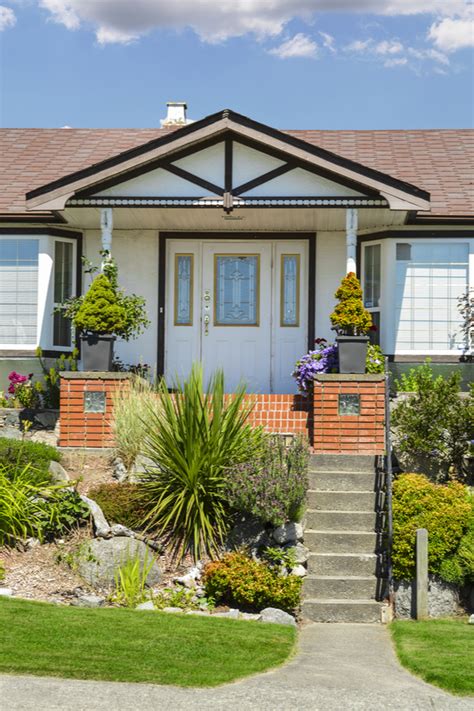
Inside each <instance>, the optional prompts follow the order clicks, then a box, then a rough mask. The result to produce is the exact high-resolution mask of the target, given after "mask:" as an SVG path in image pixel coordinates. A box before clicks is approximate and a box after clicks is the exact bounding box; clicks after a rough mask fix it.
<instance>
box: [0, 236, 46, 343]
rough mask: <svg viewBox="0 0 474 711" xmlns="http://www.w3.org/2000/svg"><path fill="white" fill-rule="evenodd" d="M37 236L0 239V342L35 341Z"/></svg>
mask: <svg viewBox="0 0 474 711" xmlns="http://www.w3.org/2000/svg"><path fill="white" fill-rule="evenodd" d="M38 252H39V240H37V239H0V344H3V345H5V344H9V345H36V343H37V321H38V315H37V312H38Z"/></svg>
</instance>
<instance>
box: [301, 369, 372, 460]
mask: <svg viewBox="0 0 474 711" xmlns="http://www.w3.org/2000/svg"><path fill="white" fill-rule="evenodd" d="M347 396H349V397H347ZM313 402H314V421H313V422H314V428H313V448H314V452H315V454H323V453H324V454H383V452H384V449H385V431H384V424H385V376H384V375H382V374H380V375H341V374H334V375H333V374H330V375H318V376H317V377H316V378H315V381H314V400H313ZM355 411H358V414H355Z"/></svg>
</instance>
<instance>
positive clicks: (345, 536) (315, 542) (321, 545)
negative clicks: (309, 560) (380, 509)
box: [304, 528, 378, 553]
mask: <svg viewBox="0 0 474 711" xmlns="http://www.w3.org/2000/svg"><path fill="white" fill-rule="evenodd" d="M304 544H305V546H306V547H307V548H309V550H310V551H311V553H375V552H376V550H377V548H378V535H377V534H376V533H367V532H365V531H326V530H320V529H311V528H308V529H306V530H305V533H304Z"/></svg>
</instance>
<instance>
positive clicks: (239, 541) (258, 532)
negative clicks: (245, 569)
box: [226, 516, 272, 553]
mask: <svg viewBox="0 0 474 711" xmlns="http://www.w3.org/2000/svg"><path fill="white" fill-rule="evenodd" d="M271 543H272V541H271V538H270V536H269V535H268V533H267V530H266V528H265V526H264V524H263V523H262V522H261V521H260V520H259V519H258V518H254V517H250V516H249V517H242V518H241V519H240V520H239V521H237V522H236V524H235V526H234V528H233V529H232V530H231V531H230V533H229V535H228V536H227V541H226V548H227V550H231V551H232V550H239V549H241V548H247V549H248V550H250V551H251V552H252V553H256V552H257V551H258V550H259V549H261V548H266V547H268V546H270V545H271Z"/></svg>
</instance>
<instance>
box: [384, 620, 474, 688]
mask: <svg viewBox="0 0 474 711" xmlns="http://www.w3.org/2000/svg"><path fill="white" fill-rule="evenodd" d="M390 628H391V631H392V636H393V639H394V642H395V648H396V650H397V654H398V658H399V659H400V661H401V663H402V664H403V666H405V667H406V668H407V669H409V670H410V671H411V672H413V674H417V675H418V676H421V678H422V679H424V680H425V681H427V682H429V683H430V684H435V685H436V686H440V687H441V688H442V689H446V691H450V692H451V693H453V694H461V695H466V696H467V695H474V626H473V625H469V624H468V623H467V621H466V620H425V621H420V622H414V621H408V620H407V621H404V620H400V621H397V622H393V623H392V624H391V626H390Z"/></svg>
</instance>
